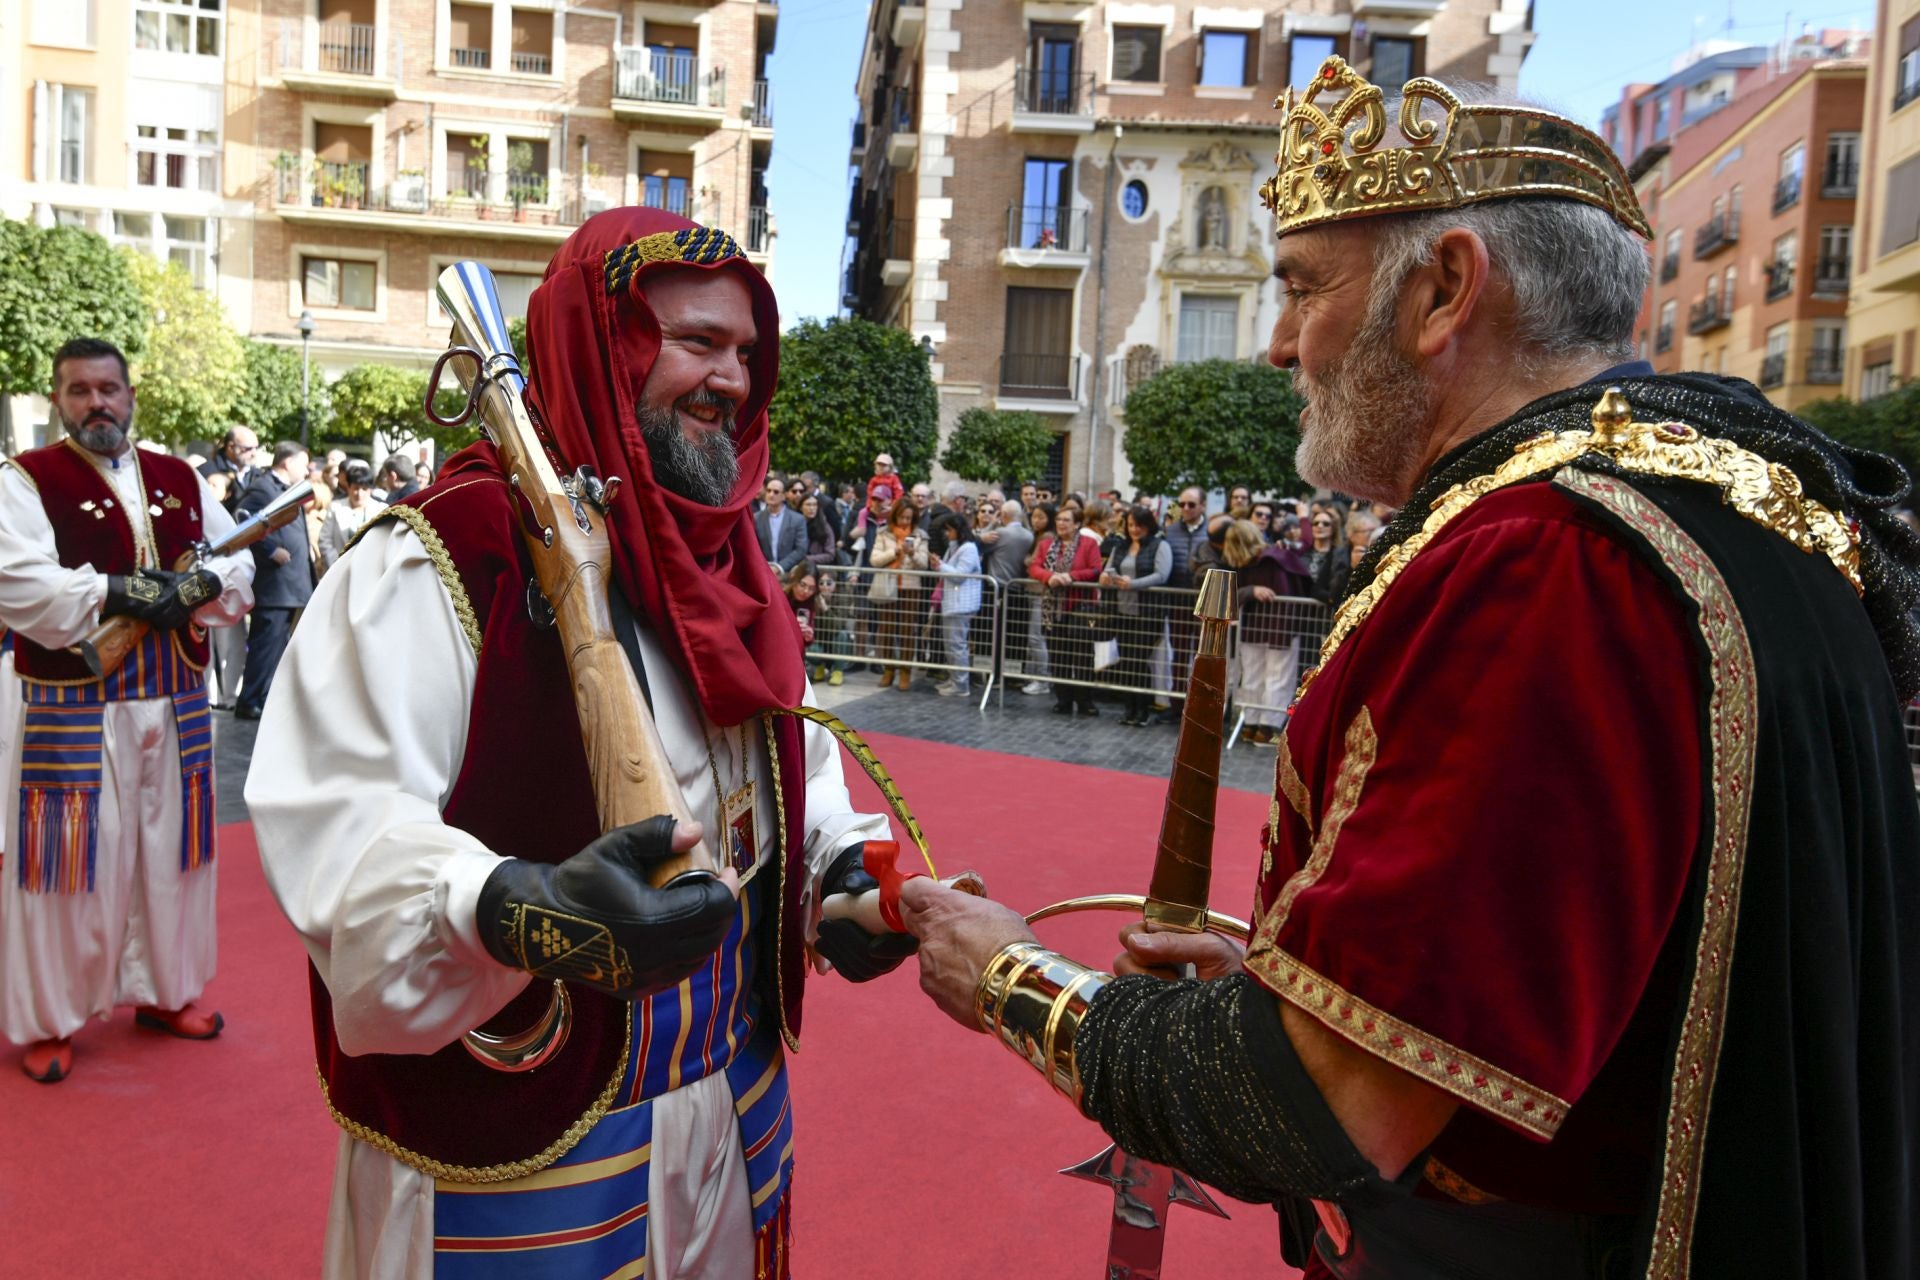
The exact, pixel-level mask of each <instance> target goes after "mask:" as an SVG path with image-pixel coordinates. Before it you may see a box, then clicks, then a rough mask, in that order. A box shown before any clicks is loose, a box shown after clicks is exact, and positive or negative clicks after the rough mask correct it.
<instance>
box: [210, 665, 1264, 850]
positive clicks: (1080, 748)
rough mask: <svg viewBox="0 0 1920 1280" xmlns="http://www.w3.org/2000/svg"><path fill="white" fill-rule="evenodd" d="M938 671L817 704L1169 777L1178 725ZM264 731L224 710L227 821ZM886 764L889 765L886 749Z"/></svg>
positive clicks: (1250, 750) (1253, 776) (1228, 768)
mask: <svg viewBox="0 0 1920 1280" xmlns="http://www.w3.org/2000/svg"><path fill="white" fill-rule="evenodd" d="M931 675H932V673H931V672H925V671H921V672H916V673H915V675H914V681H913V685H912V687H911V688H909V689H908V690H907V691H906V692H905V693H902V692H900V691H899V690H898V689H882V688H881V687H880V680H879V677H878V676H877V675H874V674H871V673H866V672H849V673H848V674H847V676H846V683H845V684H843V685H841V686H839V687H838V688H835V687H833V686H831V685H829V684H827V683H826V682H825V681H822V682H820V684H819V685H818V686H817V687H816V689H815V690H814V701H815V703H816V705H818V706H820V707H822V708H824V709H825V710H828V711H831V712H833V713H834V714H835V715H837V716H839V717H840V718H841V719H843V720H845V721H846V722H847V723H848V724H850V725H852V726H853V727H854V728H855V729H858V730H859V731H860V732H861V733H890V734H894V735H897V736H899V737H903V738H920V739H922V740H925V741H931V742H945V743H951V744H952V745H954V746H959V747H978V748H980V749H981V750H983V751H1000V752H1005V753H1007V754H1009V755H1016V756H1033V757H1037V758H1040V759H1046V760H1064V761H1066V762H1068V763H1070V764H1087V765H1094V766H1097V767H1099V768H1102V769H1117V770H1120V771H1121V772H1123V773H1139V774H1146V775H1148V776H1150V777H1158V778H1164V777H1165V776H1166V775H1167V768H1168V765H1169V764H1170V763H1171V761H1172V759H1173V748H1174V742H1175V740H1176V739H1177V737H1178V735H1179V728H1178V726H1177V725H1159V724H1156V725H1150V726H1148V727H1147V728H1144V729H1127V728H1122V727H1121V726H1120V722H1119V721H1120V714H1121V712H1120V708H1119V706H1118V705H1117V704H1114V703H1104V702H1103V703H1101V704H1100V718H1099V719H1097V720H1093V719H1083V718H1081V717H1078V716H1075V717H1073V718H1072V719H1069V718H1067V717H1065V716H1056V715H1054V714H1053V710H1052V708H1053V699H1052V698H1051V697H1047V696H1042V697H1027V696H1025V695H1024V694H1022V693H1021V692H1020V690H1019V682H1018V680H1017V679H1016V682H1015V685H1014V686H1013V687H1011V688H1009V689H1008V690H1007V694H1006V697H1005V699H1004V701H1003V700H1002V699H1001V697H1000V696H999V694H998V692H997V691H996V693H995V695H994V697H993V700H992V701H991V702H990V703H989V704H988V706H987V708H986V710H984V711H982V710H980V685H979V684H978V683H977V682H976V683H975V685H974V693H973V696H972V697H971V698H966V699H962V698H943V697H940V696H938V695H937V694H936V693H935V692H934V685H933V681H932V680H931V679H930V678H929V677H930V676H931ZM257 727H258V726H257V725H255V724H254V723H253V722H252V721H247V720H236V719H235V718H234V717H233V715H232V714H231V713H230V712H225V711H216V712H215V713H214V760H215V767H216V769H217V771H218V790H217V793H216V794H217V796H218V799H219V821H221V822H243V821H245V820H246V816H247V810H246V804H245V802H244V801H243V800H242V798H241V791H242V788H243V787H244V786H245V783H246V777H247V769H248V767H249V765H250V764H251V763H252V756H253V735H254V730H255V729H256V728H257ZM881 758H882V759H883V760H884V759H885V753H884V752H882V753H881ZM258 767H260V768H271V767H272V762H271V761H264V760H263V761H260V762H259V764H258ZM1220 783H1221V785H1222V786H1227V787H1235V788H1238V789H1240V790H1242V791H1254V792H1258V793H1260V794H1262V795H1265V794H1266V793H1267V792H1268V791H1269V790H1271V789H1272V786H1273V748H1271V747H1263V746H1255V745H1252V744H1250V743H1241V744H1240V745H1239V746H1236V747H1233V748H1232V749H1230V750H1228V751H1226V752H1224V753H1223V754H1222V757H1221V763H1220Z"/></svg>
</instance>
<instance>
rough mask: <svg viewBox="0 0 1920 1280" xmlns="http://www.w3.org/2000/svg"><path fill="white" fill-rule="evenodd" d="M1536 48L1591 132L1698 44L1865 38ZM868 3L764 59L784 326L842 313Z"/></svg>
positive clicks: (1556, 21)
mask: <svg viewBox="0 0 1920 1280" xmlns="http://www.w3.org/2000/svg"><path fill="white" fill-rule="evenodd" d="M1533 21H1534V29H1535V31H1536V32H1537V33H1538V38H1537V39H1536V40H1535V41H1534V45H1533V50H1532V52H1530V53H1529V54H1528V55H1527V61H1526V64H1525V66H1524V67H1523V69H1522V70H1521V73H1520V86H1521V88H1522V89H1524V90H1525V91H1526V92H1528V93H1530V94H1533V95H1536V96H1538V97H1540V98H1542V99H1544V100H1545V101H1547V102H1550V103H1552V104H1554V105H1556V106H1558V107H1560V108H1561V109H1562V110H1565V111H1567V112H1568V113H1569V114H1571V115H1573V116H1574V117H1576V118H1577V119H1579V120H1581V121H1583V122H1584V123H1587V124H1589V125H1591V124H1597V123H1598V122H1599V118H1600V112H1601V110H1602V108H1604V107H1605V106H1606V105H1607V104H1608V103H1610V102H1613V101H1615V100H1617V99H1618V97H1619V94H1620V88H1621V86H1623V85H1625V84H1627V83H1628V82H1630V81H1634V80H1648V81H1653V80H1660V79H1663V78H1665V76H1666V75H1667V73H1668V70H1669V68H1670V67H1671V65H1672V63H1673V60H1674V59H1675V58H1677V57H1678V56H1680V55H1681V54H1683V53H1684V52H1686V50H1687V49H1688V48H1689V47H1690V46H1691V45H1692V44H1693V42H1694V41H1695V40H1707V39H1733V40H1738V41H1740V42H1742V43H1748V44H1769V43H1772V42H1774V41H1777V40H1779V39H1780V38H1781V36H1782V35H1783V34H1787V33H1793V34H1798V33H1799V31H1800V29H1801V27H1802V25H1803V24H1804V25H1806V26H1810V27H1815V28H1818V27H1859V28H1866V27H1868V26H1870V25H1871V24H1872V22H1873V6H1872V4H1871V3H1869V2H1868V0H1856V2H1855V3H1854V4H1853V5H1851V6H1842V5H1841V4H1839V3H1836V0H1800V3H1799V6H1798V7H1797V8H1796V7H1794V6H1793V5H1790V4H1788V3H1784V2H1783V0H1691V3H1688V2H1687V0H1680V2H1679V3H1675V0H1536V3H1535V5H1534V14H1533ZM866 23H867V4H866V0H785V2H784V3H782V5H781V13H780V29H779V35H778V38H777V41H776V43H775V45H774V52H773V57H772V58H771V59H770V60H769V66H768V69H767V75H768V78H769V79H771V80H772V82H773V92H774V119H773V123H774V132H773V138H774V142H773V163H772V167H771V168H770V169H769V171H768V174H767V186H768V189H769V199H770V200H771V201H772V204H773V215H774V219H775V223H776V225H777V226H778V227H779V231H780V238H779V241H778V244H777V245H776V248H775V255H776V256H775V273H774V284H775V287H776V288H777V290H778V291H779V294H780V303H781V311H782V313H783V315H784V317H785V320H786V322H787V323H789V324H791V323H792V322H793V321H795V320H797V319H799V318H801V317H804V316H830V315H832V314H834V312H835V311H836V310H837V309H838V307H839V303H840V251H841V245H842V243H843V242H844V240H845V238H846V236H845V233H846V216H847V145H848V142H849V141H850V134H849V128H848V126H849V124H850V123H851V121H852V119H853V116H854V101H853V79H854V76H855V74H856V73H857V72H858V71H859V69H860V42H861V39H862V37H863V36H864V34H865V32H866Z"/></svg>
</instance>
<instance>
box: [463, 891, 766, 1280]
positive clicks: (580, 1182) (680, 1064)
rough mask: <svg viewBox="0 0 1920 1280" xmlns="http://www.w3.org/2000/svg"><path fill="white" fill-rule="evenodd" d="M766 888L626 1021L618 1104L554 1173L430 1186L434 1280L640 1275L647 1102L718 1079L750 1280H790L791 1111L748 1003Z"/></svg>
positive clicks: (744, 902) (754, 1002)
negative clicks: (732, 1120)
mask: <svg viewBox="0 0 1920 1280" xmlns="http://www.w3.org/2000/svg"><path fill="white" fill-rule="evenodd" d="M767 879H768V877H764V876H762V877H755V878H754V879H753V880H751V881H749V882H748V884H747V888H746V891H745V892H744V893H742V894H741V896H740V911H739V914H738V915H737V916H736V917H735V919H734V923H733V927H732V929H731V930H729V932H728V934H727V938H726V941H725V942H724V943H722V944H721V946H720V948H719V950H718V951H716V952H715V953H714V958H713V959H712V961H710V962H709V963H708V965H707V966H706V967H705V968H704V969H702V970H701V971H700V972H699V973H697V974H695V975H694V976H693V977H691V978H689V979H687V981H685V982H683V983H681V984H680V986H679V987H676V988H674V989H672V990H669V991H663V992H661V993H660V994H659V995H656V996H654V997H652V998H651V999H649V1000H646V1001H644V1002H642V1003H641V1004H640V1005H639V1007H637V1008H636V1009H635V1011H634V1045H633V1053H632V1055H631V1057H630V1060H629V1063H628V1067H627V1075H626V1077H625V1079H623V1080H622V1081H621V1084H620V1092H619V1094H618V1097H619V1098H620V1099H621V1103H620V1104H619V1105H617V1106H616V1108H615V1109H614V1110H611V1111H609V1112H608V1113H607V1115H606V1116H605V1117H603V1118H602V1119H601V1121H600V1123H599V1124H597V1125H595V1126H594V1127H593V1129H592V1130H591V1131H590V1132H588V1134H587V1136H586V1137H585V1138H583V1139H581V1141H580V1144H579V1145H578V1146H576V1147H575V1148H574V1149H573V1150H572V1151H569V1152H568V1153H567V1154H566V1155H564V1156H562V1157H561V1158H560V1159H559V1160H558V1161H556V1162H555V1163H554V1164H552V1165H550V1166H548V1167H547V1168H545V1169H542V1170H541V1171H540V1172H538V1173H535V1174H531V1175H529V1176H528V1177H525V1178H519V1179H516V1180H514V1181H512V1182H500V1183H490V1184H487V1183H482V1184H474V1183H460V1182H446V1181H442V1182H439V1183H438V1184H436V1188H435V1191H434V1198H433V1205H434V1208H433V1230H434V1275H435V1277H437V1280H521V1278H522V1277H525V1278H527V1280H531V1278H533V1277H546V1276H557V1275H565V1276H594V1277H599V1276H607V1277H613V1276H621V1277H636V1276H644V1275H645V1274H646V1273H647V1198H648V1197H647V1179H648V1166H649V1163H650V1160H651V1156H652V1143H653V1099H654V1098H656V1097H658V1096H659V1095H661V1094H663V1093H666V1092H669V1091H670V1090H673V1089H677V1088H681V1087H683V1086H685V1085H689V1084H692V1083H693V1082H694V1081H696V1080H699V1079H702V1078H703V1077H705V1076H708V1075H711V1074H712V1073H714V1072H715V1071H724V1072H725V1073H726V1076H727V1084H728V1089H729V1091H730V1092H731V1093H732V1095H733V1099H734V1111H735V1112H736V1114H737V1115H738V1118H739V1125H740V1147H741V1150H742V1151H743V1152H744V1153H745V1155H746V1162H747V1186H748V1188H749V1190H750V1192H751V1194H752V1199H753V1232H754V1251H755V1259H756V1265H755V1277H754V1280H785V1278H786V1277H787V1275H788V1270H787V1267H788V1262H787V1240H788V1234H789V1217H788V1213H789V1208H788V1191H789V1189H790V1186H791V1183H792V1178H793V1110H792V1099H791V1097H790V1095H789V1092H788V1088H787V1071H786V1058H785V1056H784V1055H783V1054H782V1052H781V1048H780V1032H779V1026H778V1023H777V1021H766V1020H763V1019H762V1017H761V1010H760V1007H759V1001H758V999H757V998H756V997H755V995H754V993H753V975H754V972H755V970H754V962H755V954H756V946H755V936H756V929H755V925H756V923H757V922H758V920H759V914H760V910H761V907H762V906H763V902H764V897H765V893H766V889H765V886H766V882H767Z"/></svg>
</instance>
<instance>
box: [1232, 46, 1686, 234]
mask: <svg viewBox="0 0 1920 1280" xmlns="http://www.w3.org/2000/svg"><path fill="white" fill-rule="evenodd" d="M1400 92H1401V95H1402V97H1401V103H1400V132H1401V133H1402V134H1404V135H1405V136H1406V139H1407V141H1408V142H1409V143H1411V144H1412V145H1410V146H1405V147H1386V148H1382V149H1380V150H1375V148H1376V147H1379V144H1380V139H1381V138H1382V137H1384V136H1385V134H1386V129H1387V111H1386V104H1385V97H1384V95H1382V93H1381V92H1380V87H1379V86H1378V85H1375V84H1372V83H1370V82H1368V80H1367V79H1366V77H1364V76H1362V75H1361V74H1360V73H1359V72H1357V71H1355V70H1354V69H1353V68H1352V67H1350V66H1348V65H1347V63H1346V60H1345V59H1344V58H1341V57H1338V56H1335V57H1331V58H1328V59H1327V60H1326V61H1325V62H1323V63H1321V64H1320V71H1319V73H1318V74H1317V75H1315V76H1314V78H1313V83H1312V84H1310V85H1308V86H1307V88H1306V91H1305V92H1304V93H1301V94H1299V95H1297V96H1296V95H1295V93H1294V90H1293V89H1291V88H1289V89H1288V90H1287V91H1286V93H1285V94H1283V95H1281V96H1280V97H1279V98H1276V99H1275V100H1274V103H1273V106H1274V109H1275V110H1276V111H1284V112H1286V120H1285V122H1284V123H1283V124H1282V125H1281V127H1280V150H1279V153H1278V154H1277V155H1276V156H1275V157H1274V158H1275V160H1276V161H1277V162H1278V164H1279V166H1280V167H1279V171H1278V172H1277V173H1275V174H1274V175H1273V177H1271V178H1269V179H1267V182H1266V185H1265V186H1263V187H1261V188H1260V200H1261V203H1263V204H1265V205H1266V206H1267V208H1269V209H1271V210H1273V225H1274V231H1275V233H1276V234H1278V235H1285V234H1287V232H1289V231H1297V230H1299V229H1300V228H1301V227H1311V226H1314V225H1316V224H1318V223H1322V222H1335V221H1340V220H1342V219H1346V218H1366V217H1372V216H1373V215H1375V214H1381V213H1417V212H1420V211H1421V210H1425V209H1455V208H1459V207H1460V206H1461V205H1468V204H1476V203H1478V202H1479V201H1482V200H1505V199H1509V198H1512V197H1515V196H1550V197H1555V198H1558V199H1562V200H1583V201H1585V202H1586V203H1588V204H1591V205H1598V206H1599V207H1600V208H1602V209H1605V210H1606V211H1607V212H1608V213H1610V214H1612V215H1613V217H1614V218H1615V220H1617V221H1618V222H1619V223H1620V224H1621V225H1622V226H1625V227H1627V228H1628V229H1629V230H1632V231H1634V232H1637V233H1638V234H1639V235H1641V236H1643V237H1645V238H1647V239H1649V240H1651V239H1652V238H1653V230H1652V228H1651V227H1649V226H1648V225H1647V218H1646V215H1645V214H1644V213H1642V212H1641V211H1640V201H1639V199H1638V198H1637V197H1636V196H1635V195H1634V191H1633V183H1632V182H1630V181H1629V180H1628V179H1627V174H1626V170H1625V169H1624V168H1623V167H1622V166H1621V164H1620V159H1619V157H1618V156H1616V155H1614V154H1613V150H1612V149H1611V148H1610V147H1608V146H1607V144H1606V143H1604V142H1602V141H1601V140H1600V138H1599V137H1598V136H1597V135H1595V134H1594V133H1592V132H1591V131H1589V130H1587V129H1583V128H1581V127H1580V126H1579V125H1577V124H1575V123H1574V122H1573V121H1571V120H1568V119H1566V118H1565V117H1564V116H1558V115H1555V114H1553V113H1552V112H1550V111H1542V110H1540V109H1539V108H1537V107H1512V106H1478V105H1469V104H1467V103H1464V102H1462V101H1460V99H1459V98H1458V97H1456V96H1455V95H1454V93H1453V91H1452V90H1451V89H1449V88H1447V87H1446V86H1445V85H1443V84H1441V83H1440V82H1439V81H1437V80H1429V79H1428V78H1427V77H1425V76H1416V77H1415V78H1414V79H1412V80H1409V81H1407V83H1406V85H1405V87H1404V88H1402V89H1401V91H1400ZM1335 95H1341V96H1340V100H1339V102H1338V103H1337V104H1333V103H1330V104H1329V107H1328V108H1327V109H1323V108H1322V107H1321V106H1319V105H1318V101H1319V100H1320V99H1322V98H1327V99H1331V98H1333V97H1334V96H1335ZM1429 102H1431V103H1433V104H1435V105H1436V106H1437V107H1440V108H1442V109H1444V111H1445V113H1446V119H1445V121H1444V124H1442V123H1439V122H1435V121H1432V120H1423V119H1421V118H1420V117H1421V112H1422V108H1423V106H1424V104H1426V103H1429Z"/></svg>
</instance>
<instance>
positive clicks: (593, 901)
mask: <svg viewBox="0 0 1920 1280" xmlns="http://www.w3.org/2000/svg"><path fill="white" fill-rule="evenodd" d="M672 846H673V819H672V818H668V817H659V818H649V819H647V820H646V821H645V822H636V823H634V824H633V825H632V826H627V827H618V828H615V829H614V830H612V831H609V832H607V833H606V834H605V835H603V836H601V837H600V838H599V839H597V840H595V841H594V842H593V843H592V844H590V845H588V846H587V847H586V848H584V849H582V850H581V851H580V852H578V853H576V854H574V855H573V856H572V857H571V858H568V859H567V860H566V861H565V862H562V863H560V864H559V865H558V866H548V865H546V864H544V863H538V862H526V861H523V860H522V859H519V858H505V859H502V860H501V863H500V865H499V866H498V867H496V868H494V871H493V874H491V875H489V876H488V877H487V882H486V884H484V885H482V886H481V888H480V903H479V908H478V910H477V911H476V913H475V915H476V919H477V922H478V924H479V927H480V939H481V941H482V942H484V943H486V947H487V950H488V952H489V953H491V954H492V956H493V958H494V959H496V960H498V961H499V962H500V963H501V964H504V965H506V966H507V967H508V968H512V969H524V970H526V971H527V972H528V973H531V974H532V975H534V976H535V977H536V978H560V979H563V980H564V981H567V982H578V983H581V984H583V985H585V986H589V987H594V988H596V989H598V990H600V991H604V992H606V993H607V994H608V995H611V996H617V997H618V998H620V999H622V1000H641V999H644V998H646V997H647V996H650V995H653V994H654V993H655V992H657V991H664V990H666V989H667V988H668V987H671V986H675V985H677V984H678V983H680V982H681V981H683V980H684V979H686V978H687V977H688V976H689V975H691V974H692V973H693V972H694V971H695V970H697V969H698V968H699V967H700V966H701V965H702V964H704V963H706V960H707V958H708V957H709V956H711V955H712V954H713V952H714V950H715V949H716V948H717V947H719V945H720V944H721V942H722V941H724V940H725V939H726V936H727V929H728V928H729V927H730V926H731V925H732V924H733V919H734V916H735V914H736V913H737V910H738V905H737V903H736V902H735V900H734V896H733V894H731V893H729V892H728V891H727V886H726V885H725V884H723V883H722V882H721V881H719V880H718V879H716V878H714V877H712V876H706V875H701V876H688V877H686V878H685V879H683V880H678V881H675V882H674V883H673V884H670V885H668V886H667V887H666V888H664V889H655V888H654V887H653V886H651V885H649V884H648V883H647V877H646V869H647V867H648V866H650V865H651V864H653V863H655V862H658V861H660V860H661V859H662V858H665V857H667V856H669V855H670V854H671V853H672V852H673V848H672Z"/></svg>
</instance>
